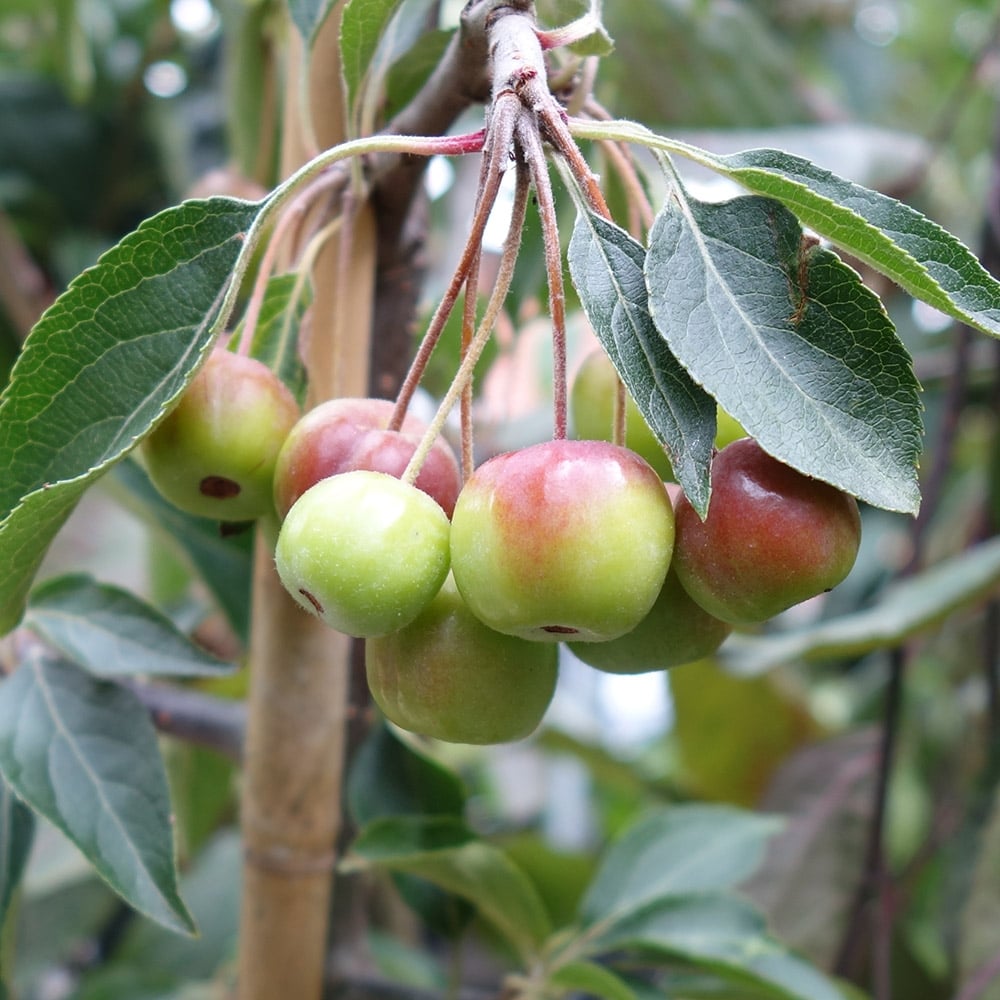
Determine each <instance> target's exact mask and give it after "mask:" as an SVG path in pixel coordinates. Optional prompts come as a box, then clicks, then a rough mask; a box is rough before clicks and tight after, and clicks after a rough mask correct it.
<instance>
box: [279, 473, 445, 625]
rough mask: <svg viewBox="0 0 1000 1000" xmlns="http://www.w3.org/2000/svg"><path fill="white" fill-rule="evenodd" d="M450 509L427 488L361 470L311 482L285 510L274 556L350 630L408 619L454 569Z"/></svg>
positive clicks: (305, 599)
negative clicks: (450, 561)
mask: <svg viewBox="0 0 1000 1000" xmlns="http://www.w3.org/2000/svg"><path fill="white" fill-rule="evenodd" d="M448 528H449V524H448V517H447V515H446V514H445V512H444V511H443V510H442V509H441V507H440V506H439V505H438V504H437V502H436V501H435V500H432V499H431V498H430V497H429V496H428V495H427V494H426V493H424V492H423V491H422V490H418V489H417V488H416V487H415V486H411V485H409V484H408V483H404V482H403V481H402V480H401V479H397V478H396V477H395V476H390V475H389V474H388V473H385V472H372V471H369V470H355V471H353V472H344V473H341V474H340V475H336V476H330V477H328V478H326V479H322V480H320V481H319V482H318V483H316V484H315V485H314V486H311V487H310V488H309V489H307V490H306V491H305V493H303V494H302V496H300V497H299V498H298V500H296V501H295V503H294V504H293V505H292V507H291V509H290V510H289V511H288V514H287V515H286V516H285V519H284V521H283V522H282V525H281V530H280V532H279V533H278V541H277V545H276V547H275V554H274V557H275V564H276V566H277V569H278V575H279V576H280V577H281V582H282V584H283V585H284V587H285V589H286V590H287V591H288V592H289V594H291V595H292V597H293V598H294V599H295V600H296V601H297V602H298V604H299V605H301V606H302V607H303V608H304V609H305V610H306V611H309V612H311V613H312V614H315V615H318V616H319V617H320V618H322V619H323V621H325V622H326V623H327V624H328V625H330V626H331V627H332V628H335V629H337V630H338V631H340V632H345V633H347V634H348V635H353V636H359V637H365V638H367V637H370V636H376V635H384V634H385V633H387V632H393V631H395V630H397V629H400V628H402V627H403V626H405V625H407V624H409V623H410V622H411V621H412V620H413V619H414V618H416V616H417V615H418V614H420V612H421V611H422V610H423V609H424V608H425V607H426V606H427V604H428V603H429V602H430V601H431V599H432V598H433V597H434V595H435V594H436V593H437V592H438V590H440V588H441V584H442V583H443V582H444V579H445V577H446V576H447V575H448Z"/></svg>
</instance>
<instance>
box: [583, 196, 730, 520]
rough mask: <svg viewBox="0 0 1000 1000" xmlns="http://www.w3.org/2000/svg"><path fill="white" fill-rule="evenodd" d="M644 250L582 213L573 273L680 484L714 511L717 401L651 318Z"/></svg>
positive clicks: (589, 313) (590, 313) (589, 311)
mask: <svg viewBox="0 0 1000 1000" xmlns="http://www.w3.org/2000/svg"><path fill="white" fill-rule="evenodd" d="M645 261H646V252H645V250H644V249H643V247H642V245H641V244H640V243H638V242H636V241H635V240H634V239H632V237H631V236H629V235H628V233H626V232H625V231H624V230H622V229H619V228H618V227H617V226H615V225H613V224H612V223H610V222H608V221H606V220H605V219H602V218H601V217H600V216H598V215H595V214H593V213H592V212H581V213H580V214H579V215H578V216H577V221H576V225H575V227H574V229H573V237H572V239H571V240H570V245H569V268H570V274H571V276H572V278H573V284H574V285H575V286H576V289H577V292H578V293H579V295H580V300H581V302H582V303H583V306H584V309H585V310H586V312H587V316H588V318H589V319H590V322H591V325H592V326H593V328H594V331H595V332H596V333H597V336H598V338H599V339H600V341H601V343H602V345H603V346H604V349H605V351H606V352H607V354H608V356H609V357H610V358H611V361H612V363H613V364H614V366H615V368H616V370H617V371H618V374H619V376H620V377H621V379H622V381H623V382H624V383H625V385H626V387H627V388H628V390H629V392H630V393H631V394H632V397H633V398H634V399H635V401H636V405H637V406H638V407H639V411H640V412H641V413H642V415H643V417H644V418H645V420H646V423H647V424H649V426H650V428H651V429H652V430H653V433H654V434H656V436H657V438H658V439H659V441H660V442H661V443H662V444H663V446H664V447H665V448H666V450H667V454H668V455H669V456H670V462H671V464H672V465H673V467H674V473H675V475H676V476H677V481H678V482H679V483H680V484H681V486H682V487H683V488H684V492H685V494H686V495H687V496H688V498H689V499H690V500H691V503H692V504H693V505H694V506H695V508H696V509H698V510H702V511H703V510H705V509H706V508H707V506H708V494H709V461H710V459H711V456H712V446H713V442H714V439H715V411H716V407H715V400H714V399H713V398H712V397H711V396H709V395H708V393H706V392H705V391H704V390H703V389H701V388H700V387H699V386H698V385H696V384H695V382H694V381H693V380H692V379H691V376H690V375H689V374H688V373H687V371H685V370H684V368H682V367H681V365H680V363H679V362H678V361H677V359H676V358H675V357H674V355H673V354H672V353H671V351H670V348H669V347H668V346H667V343H666V341H665V340H664V339H663V338H662V337H661V336H660V335H659V333H658V331H657V329H656V327H655V326H654V325H653V321H652V318H651V317H650V315H649V304H648V298H647V293H646V284H645V277H644V274H643V268H644V265H645Z"/></svg>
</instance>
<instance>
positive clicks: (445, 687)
mask: <svg viewBox="0 0 1000 1000" xmlns="http://www.w3.org/2000/svg"><path fill="white" fill-rule="evenodd" d="M557 659H558V647H556V646H554V645H552V644H549V643H539V642H528V641H526V640H524V639H519V638H517V637H515V636H512V635H503V634H502V633H500V632H495V631H494V630H493V629H491V628H488V627H487V626H486V625H484V624H483V623H482V622H481V621H480V620H479V619H478V618H476V616H475V615H473V614H472V612H471V611H470V610H469V609H468V607H467V606H466V604H465V601H464V600H462V595H461V594H460V593H459V592H458V588H457V587H456V586H455V582H454V579H453V578H452V577H451V576H450V575H449V577H448V579H447V580H446V581H445V584H444V586H443V587H442V588H441V590H440V591H439V592H438V594H437V596H436V597H435V598H434V600H432V601H431V603H430V604H429V605H428V606H427V607H426V608H424V610H423V611H421V612H420V614H419V615H417V617H416V618H415V619H414V620H413V621H412V622H410V624H409V625H407V626H405V627H404V628H402V629H400V630H399V631H398V632H393V633H391V634H390V635H385V636H381V637H379V638H376V639H368V640H367V642H366V643H365V669H366V672H367V676H368V687H369V688H370V690H371V693H372V697H373V698H374V700H375V703H376V704H377V705H378V706H379V708H380V709H381V710H382V712H383V714H384V715H385V717H386V718H387V719H389V720H390V721H391V722H394V723H395V724H396V725H397V726H400V727H401V728H403V729H407V730H409V731H410V732H414V733H419V734H421V735H423V736H428V737H431V738H433V739H438V740H444V741H446V742H449V743H473V744H487V743H508V742H511V741H513V740H519V739H523V738H524V737H526V736H529V735H530V734H531V733H532V732H533V731H534V730H535V728H536V727H537V726H538V724H539V723H540V722H541V720H542V717H543V716H544V715H545V710H546V709H547V708H548V706H549V702H550V701H551V700H552V695H553V692H554V691H555V686H556V676H557Z"/></svg>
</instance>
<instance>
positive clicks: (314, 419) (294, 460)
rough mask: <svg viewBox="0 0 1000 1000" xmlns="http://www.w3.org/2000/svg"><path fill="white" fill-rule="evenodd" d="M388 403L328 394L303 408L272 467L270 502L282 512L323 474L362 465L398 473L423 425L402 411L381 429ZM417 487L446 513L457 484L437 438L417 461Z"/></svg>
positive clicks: (447, 451)
mask: <svg viewBox="0 0 1000 1000" xmlns="http://www.w3.org/2000/svg"><path fill="white" fill-rule="evenodd" d="M394 408H395V407H394V404H393V403H391V402H389V400H386V399H356V398H342V399H331V400H328V401H327V402H325V403H321V404H320V405H319V406H317V407H315V408H314V409H312V410H310V411H309V412H308V413H306V414H305V415H304V416H303V417H302V419H301V420H299V421H298V423H297V424H296V425H295V426H294V427H293V428H292V430H291V432H290V433H289V435H288V438H287V440H286V441H285V443H284V446H283V447H282V449H281V452H280V454H279V455H278V461H277V465H276V468H275V472H274V505H275V507H276V508H277V510H278V516H279V517H284V516H285V514H287V513H288V510H289V509H290V508H291V506H292V504H293V503H295V501H296V500H297V499H298V498H299V497H300V496H301V495H302V494H303V493H304V492H305V491H306V490H307V489H309V487H310V486H313V485H314V484H316V483H318V482H319V481H320V480H321V479H325V478H327V476H334V475H338V474H339V473H342V472H353V471H355V470H359V469H367V470H369V471H371V472H385V473H388V474H389V475H390V476H396V477H397V478H398V477H399V476H401V475H402V474H403V472H404V471H405V470H406V467H407V465H408V464H409V461H410V459H411V458H412V457H413V453H414V452H415V451H416V449H417V445H418V444H419V443H420V440H421V438H422V437H423V434H424V431H425V430H426V429H427V428H426V424H424V422H423V421H422V420H420V419H418V418H417V417H414V416H412V415H409V414H408V415H407V416H406V418H405V419H404V420H403V426H402V427H401V428H400V429H399V430H398V431H390V430H386V428H387V426H388V424H389V420H390V419H391V417H392V413H393V410H394ZM415 485H416V486H417V488H418V489H421V490H423V491H424V492H425V493H427V494H429V495H430V496H432V497H433V498H434V499H435V500H436V501H437V502H438V503H439V504H440V505H441V507H442V509H443V510H444V512H445V513H446V514H447V515H448V516H449V517H450V516H451V512H452V510H454V507H455V499H456V498H457V497H458V491H459V489H460V488H461V485H462V477H461V473H460V471H459V467H458V462H457V460H456V459H455V455H454V453H453V452H452V450H451V448H450V447H449V445H448V443H447V441H445V440H444V439H443V438H440V437H439V438H438V439H437V440H436V441H435V442H434V446H433V447H432V448H431V450H430V452H429V453H428V455H427V459H426V460H425V462H424V464H423V465H422V466H421V469H420V474H419V475H418V476H417V479H416V483H415Z"/></svg>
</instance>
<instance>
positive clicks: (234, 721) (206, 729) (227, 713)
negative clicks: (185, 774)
mask: <svg viewBox="0 0 1000 1000" xmlns="http://www.w3.org/2000/svg"><path fill="white" fill-rule="evenodd" d="M124 683H125V686H126V687H128V688H129V690H131V692H132V693H133V694H134V695H135V696H136V697H137V698H138V699H139V701H140V702H142V704H143V705H144V706H145V707H146V708H148V709H149V714H150V716H151V717H152V719H153V725H155V726H156V728H157V729H158V730H159V731H160V732H161V733H166V734H167V735H168V736H175V737H177V739H181V740H184V741H186V742H188V743H194V744H196V745H197V746H200V747H205V748H206V749H208V750H216V751H218V752H219V753H221V754H223V755H225V756H226V757H228V758H229V759H230V760H233V761H235V762H237V763H239V762H240V761H241V760H242V759H243V740H244V736H245V734H246V721H247V711H246V705H244V704H243V702H242V701H232V700H230V699H228V698H219V697H217V696H214V695H209V694H205V693H204V692H202V691H194V690H191V689H190V688H183V687H177V686H176V685H173V684H162V683H160V684H157V683H153V682H151V681H138V680H128V681H125V682H124Z"/></svg>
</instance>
